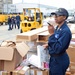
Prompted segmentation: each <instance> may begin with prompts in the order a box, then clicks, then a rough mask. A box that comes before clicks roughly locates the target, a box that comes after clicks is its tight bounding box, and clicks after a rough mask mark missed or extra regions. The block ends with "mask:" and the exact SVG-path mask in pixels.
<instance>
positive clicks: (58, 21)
mask: <svg viewBox="0 0 75 75" xmlns="http://www.w3.org/2000/svg"><path fill="white" fill-rule="evenodd" d="M65 20H66V16H59V15H55V22H56V23H57V24H60V23H62V22H63V21H65Z"/></svg>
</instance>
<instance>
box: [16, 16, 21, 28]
mask: <svg viewBox="0 0 75 75" xmlns="http://www.w3.org/2000/svg"><path fill="white" fill-rule="evenodd" d="M20 21H21V18H20V16H19V15H17V16H16V22H17V27H18V29H19V28H20Z"/></svg>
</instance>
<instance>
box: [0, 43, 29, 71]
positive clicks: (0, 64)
mask: <svg viewBox="0 0 75 75" xmlns="http://www.w3.org/2000/svg"><path fill="white" fill-rule="evenodd" d="M29 49H30V48H29V46H28V45H27V44H25V43H24V42H22V43H17V44H16V45H15V46H13V47H11V46H8V47H7V46H6V45H5V46H1V47H0V71H1V70H6V71H13V70H14V69H15V68H16V67H17V66H18V65H19V64H20V63H21V62H22V60H23V57H24V56H25V55H26V54H27V52H28V50H29Z"/></svg>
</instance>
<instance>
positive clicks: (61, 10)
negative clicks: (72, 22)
mask: <svg viewBox="0 0 75 75" xmlns="http://www.w3.org/2000/svg"><path fill="white" fill-rule="evenodd" d="M51 14H52V15H59V16H66V19H67V18H68V16H69V14H68V11H67V10H66V9H65V8H59V9H57V11H55V12H52V13H51Z"/></svg>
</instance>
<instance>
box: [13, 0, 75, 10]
mask: <svg viewBox="0 0 75 75" xmlns="http://www.w3.org/2000/svg"><path fill="white" fill-rule="evenodd" d="M22 2H23V3H40V4H45V5H49V6H54V7H58V8H60V7H62V8H66V9H75V0H13V3H14V4H15V3H22Z"/></svg>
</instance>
